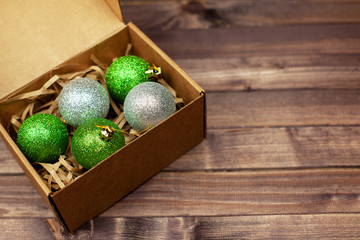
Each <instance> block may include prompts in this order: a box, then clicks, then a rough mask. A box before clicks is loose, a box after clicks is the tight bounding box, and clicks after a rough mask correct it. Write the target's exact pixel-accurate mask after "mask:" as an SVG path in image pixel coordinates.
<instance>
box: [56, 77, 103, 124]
mask: <svg viewBox="0 0 360 240" xmlns="http://www.w3.org/2000/svg"><path fill="white" fill-rule="evenodd" d="M109 108H110V99H109V95H108V93H107V91H106V90H105V88H104V87H103V86H102V85H101V84H100V83H98V82H97V81H95V80H91V79H87V78H79V79H75V80H72V81H70V82H69V83H68V84H66V85H65V87H64V88H63V89H62V91H61V93H60V96H59V111H60V114H61V116H62V117H63V118H64V120H65V121H66V122H67V123H68V124H70V125H72V126H74V127H78V126H80V124H81V123H83V122H85V121H87V120H89V119H92V118H104V117H106V115H107V114H108V112H109Z"/></svg>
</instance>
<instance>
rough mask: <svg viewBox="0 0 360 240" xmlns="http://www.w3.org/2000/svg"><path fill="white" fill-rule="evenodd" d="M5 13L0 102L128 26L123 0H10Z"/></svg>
mask: <svg viewBox="0 0 360 240" xmlns="http://www.w3.org/2000/svg"><path fill="white" fill-rule="evenodd" d="M0 14H1V18H2V19H3V24H2V31H1V34H0V55H1V58H0V66H1V67H0V99H2V98H4V97H5V96H7V95H8V94H10V93H11V92H13V91H15V90H17V89H18V88H20V87H22V86H24V85H25V84H27V83H29V82H30V81H31V80H34V79H35V78H37V77H39V76H41V75H42V74H43V73H45V72H47V71H49V70H50V69H51V68H54V67H56V66H57V65H59V64H60V63H62V62H64V61H65V60H67V59H69V58H70V57H72V56H74V55H76V54H78V53H80V52H81V51H82V50H84V49H87V48H89V47H90V46H92V45H94V44H95V43H96V42H98V41H100V40H101V39H103V38H104V37H106V36H108V35H109V34H111V33H113V32H114V31H116V30H117V29H119V28H121V27H123V26H124V22H123V19H122V15H121V10H120V4H119V2H118V1H117V0H87V1H83V0H62V1H53V0H51V1H41V0H34V1H21V0H8V1H2V3H1V7H0Z"/></svg>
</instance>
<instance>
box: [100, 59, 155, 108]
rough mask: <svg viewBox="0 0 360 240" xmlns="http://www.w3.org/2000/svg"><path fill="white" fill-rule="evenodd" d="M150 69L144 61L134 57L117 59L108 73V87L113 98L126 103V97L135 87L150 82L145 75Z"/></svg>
mask: <svg viewBox="0 0 360 240" xmlns="http://www.w3.org/2000/svg"><path fill="white" fill-rule="evenodd" d="M149 67H150V65H149V64H148V63H147V62H146V61H145V60H144V59H142V58H140V57H137V56H133V55H128V56H123V57H120V58H118V59H116V60H115V61H114V62H113V63H112V64H111V65H110V67H109V68H108V70H107V73H106V86H107V88H108V90H109V92H110V95H111V97H112V98H113V99H114V100H116V101H118V102H120V103H124V100H125V97H126V95H127V94H128V93H129V92H130V90H131V89H132V88H133V87H135V86H136V85H138V84H140V83H143V82H147V81H149V80H148V75H147V74H146V73H145V72H146V70H147V69H148V68H149Z"/></svg>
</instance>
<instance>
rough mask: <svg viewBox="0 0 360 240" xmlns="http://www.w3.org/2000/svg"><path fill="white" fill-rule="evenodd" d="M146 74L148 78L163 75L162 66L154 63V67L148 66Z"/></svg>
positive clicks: (156, 77)
mask: <svg viewBox="0 0 360 240" xmlns="http://www.w3.org/2000/svg"><path fill="white" fill-rule="evenodd" d="M145 74H146V75H147V76H148V79H153V78H155V79H158V78H159V77H160V75H161V68H160V67H157V66H155V65H154V64H152V67H150V68H148V69H147V70H146V71H145Z"/></svg>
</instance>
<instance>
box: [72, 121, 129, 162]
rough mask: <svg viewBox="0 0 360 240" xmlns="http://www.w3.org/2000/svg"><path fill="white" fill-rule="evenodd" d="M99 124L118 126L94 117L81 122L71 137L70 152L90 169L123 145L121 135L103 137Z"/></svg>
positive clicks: (123, 140) (115, 127) (123, 141)
mask: <svg viewBox="0 0 360 240" xmlns="http://www.w3.org/2000/svg"><path fill="white" fill-rule="evenodd" d="M95 125H99V126H110V127H112V128H114V129H118V130H119V127H118V126H117V125H116V124H115V123H113V122H112V121H110V120H107V119H103V118H95V119H91V120H88V121H86V122H85V123H83V124H81V125H80V126H79V127H78V128H77V129H76V131H75V133H74V136H73V139H72V144H71V148H72V152H73V154H74V157H75V159H76V161H77V162H78V163H79V164H80V165H81V166H83V167H84V168H86V169H90V168H92V167H93V166H95V165H96V164H98V163H99V162H101V161H103V160H104V159H106V158H107V157H109V156H110V155H111V154H113V153H114V152H116V151H117V150H118V149H120V148H122V147H123V146H124V145H125V139H124V137H123V136H122V135H120V134H118V133H115V134H114V137H113V138H112V139H104V138H103V137H102V135H101V128H100V127H97V126H95Z"/></svg>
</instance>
